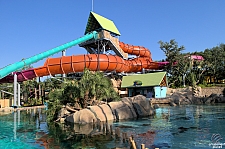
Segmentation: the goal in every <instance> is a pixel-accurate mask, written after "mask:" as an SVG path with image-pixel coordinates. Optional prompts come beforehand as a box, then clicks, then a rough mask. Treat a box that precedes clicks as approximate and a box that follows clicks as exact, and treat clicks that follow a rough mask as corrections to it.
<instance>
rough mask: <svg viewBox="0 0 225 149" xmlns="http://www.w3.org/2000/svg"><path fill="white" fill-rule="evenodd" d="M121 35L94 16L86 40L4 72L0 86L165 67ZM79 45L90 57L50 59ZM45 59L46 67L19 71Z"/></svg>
mask: <svg viewBox="0 0 225 149" xmlns="http://www.w3.org/2000/svg"><path fill="white" fill-rule="evenodd" d="M120 35H121V34H120V32H119V30H118V29H117V27H116V25H115V24H114V22H113V21H111V20H109V19H107V18H105V17H102V16H100V15H98V14H96V13H94V12H90V15H89V18H88V22H87V26H86V30H85V35H84V36H83V37H81V38H78V39H76V40H73V41H71V42H68V43H66V44H63V45H61V46H58V47H56V48H53V49H50V50H48V51H45V52H42V53H40V54H37V55H35V56H32V57H30V58H27V59H24V60H22V61H20V62H16V63H14V64H11V65H8V66H6V67H4V68H2V69H0V83H6V82H13V80H14V78H15V76H13V75H15V74H16V76H17V81H18V82H22V81H26V80H29V79H33V78H36V77H43V76H48V75H53V76H54V75H56V74H68V73H76V72H82V71H83V70H84V69H85V68H87V69H89V70H91V71H103V72H112V71H113V72H118V73H120V72H124V73H131V72H141V71H142V70H143V69H150V70H151V69H152V70H156V69H159V68H160V67H161V66H163V64H164V63H163V62H161V63H160V62H154V61H152V58H151V52H150V51H149V50H148V49H147V48H145V47H142V46H133V45H129V44H125V43H123V42H121V41H119V39H118V37H119V36H120ZM75 45H79V46H80V47H83V48H85V49H86V50H87V51H88V52H89V54H85V55H73V56H62V57H58V58H48V57H49V56H52V55H54V54H56V53H58V52H62V51H64V50H66V49H68V48H70V47H72V46H75ZM109 50H113V51H114V53H115V55H111V54H106V53H107V51H109ZM128 54H130V55H136V58H133V59H128ZM44 58H47V59H46V62H45V63H44V65H43V66H41V67H38V68H32V69H28V70H23V71H18V70H19V69H21V68H23V67H25V66H29V65H31V64H33V63H35V62H37V61H40V60H42V59H44Z"/></svg>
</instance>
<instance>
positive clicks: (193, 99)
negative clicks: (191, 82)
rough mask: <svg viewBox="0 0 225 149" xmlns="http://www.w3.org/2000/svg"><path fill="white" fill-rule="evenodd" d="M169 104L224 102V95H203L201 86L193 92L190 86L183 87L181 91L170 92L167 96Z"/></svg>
mask: <svg viewBox="0 0 225 149" xmlns="http://www.w3.org/2000/svg"><path fill="white" fill-rule="evenodd" d="M168 99H169V101H170V102H169V104H170V105H171V106H177V105H190V104H196V105H199V104H214V103H225V97H224V96H223V95H222V94H214V93H212V94H211V95H209V96H208V95H203V94H201V88H200V87H199V88H197V89H196V90H195V91H194V92H193V90H192V88H191V87H188V88H186V89H183V90H182V91H175V92H172V93H171V95H170V96H169V97H168Z"/></svg>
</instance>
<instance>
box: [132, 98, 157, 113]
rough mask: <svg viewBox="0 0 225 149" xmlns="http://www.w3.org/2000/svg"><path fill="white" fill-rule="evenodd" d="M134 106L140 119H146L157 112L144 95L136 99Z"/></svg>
mask: <svg viewBox="0 0 225 149" xmlns="http://www.w3.org/2000/svg"><path fill="white" fill-rule="evenodd" d="M133 106H134V109H135V111H136V113H137V115H138V117H145V116H149V115H152V114H154V113H155V110H154V109H153V108H152V107H151V104H150V101H149V100H147V99H146V97H145V96H143V95H137V96H135V97H134V100H133Z"/></svg>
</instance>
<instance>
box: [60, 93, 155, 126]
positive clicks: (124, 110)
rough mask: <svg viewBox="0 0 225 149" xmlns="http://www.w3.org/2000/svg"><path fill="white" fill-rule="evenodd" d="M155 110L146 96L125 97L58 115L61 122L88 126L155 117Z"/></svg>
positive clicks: (63, 111) (62, 112)
mask: <svg viewBox="0 0 225 149" xmlns="http://www.w3.org/2000/svg"><path fill="white" fill-rule="evenodd" d="M154 113H155V109H154V108H153V107H152V106H151V104H150V101H149V100H147V99H146V97H145V96H142V95H137V96H134V97H124V98H122V99H121V101H118V102H109V103H108V104H101V105H97V106H89V107H88V108H86V109H82V110H79V111H76V112H71V113H70V114H69V112H68V111H65V108H62V110H60V111H59V113H58V118H59V119H60V118H61V119H60V120H59V121H60V122H62V121H64V120H65V121H67V122H71V123H78V124H87V123H92V122H94V123H95V122H110V121H118V120H124V119H134V118H138V117H146V116H150V115H153V114H154Z"/></svg>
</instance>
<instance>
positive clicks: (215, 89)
mask: <svg viewBox="0 0 225 149" xmlns="http://www.w3.org/2000/svg"><path fill="white" fill-rule="evenodd" d="M223 90H224V87H209V88H202V89H201V96H210V95H211V94H223Z"/></svg>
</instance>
